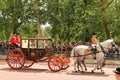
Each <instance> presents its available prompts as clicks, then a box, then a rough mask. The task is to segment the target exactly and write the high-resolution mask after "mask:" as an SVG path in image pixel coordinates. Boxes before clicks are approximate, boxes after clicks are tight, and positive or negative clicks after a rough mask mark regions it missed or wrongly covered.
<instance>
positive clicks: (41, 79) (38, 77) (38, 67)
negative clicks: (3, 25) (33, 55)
mask: <svg viewBox="0 0 120 80" xmlns="http://www.w3.org/2000/svg"><path fill="white" fill-rule="evenodd" d="M87 66H88V71H87V72H84V73H82V72H78V73H75V72H73V71H72V70H73V66H71V67H69V68H68V69H67V70H63V71H60V72H51V71H50V70H49V68H48V66H47V63H46V62H44V63H35V64H34V65H33V66H32V67H31V68H29V69H22V70H12V69H10V68H9V66H8V65H7V64H6V62H4V61H1V62H0V80H120V78H119V76H120V75H116V74H115V73H113V72H112V71H113V70H115V68H116V66H115V65H114V66H113V65H110V66H108V65H107V66H106V67H105V68H104V70H105V74H101V73H100V71H96V72H95V73H91V69H92V67H94V65H90V64H87Z"/></svg>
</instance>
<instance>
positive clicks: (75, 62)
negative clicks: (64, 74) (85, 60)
mask: <svg viewBox="0 0 120 80" xmlns="http://www.w3.org/2000/svg"><path fill="white" fill-rule="evenodd" d="M76 65H77V61H76V60H75V61H74V71H75V72H77V70H76Z"/></svg>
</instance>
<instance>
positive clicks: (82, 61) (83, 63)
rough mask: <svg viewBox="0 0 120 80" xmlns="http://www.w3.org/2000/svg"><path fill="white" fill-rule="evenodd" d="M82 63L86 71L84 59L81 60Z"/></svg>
mask: <svg viewBox="0 0 120 80" xmlns="http://www.w3.org/2000/svg"><path fill="white" fill-rule="evenodd" d="M82 64H83V66H84V68H85V71H87V67H86V65H85V60H82Z"/></svg>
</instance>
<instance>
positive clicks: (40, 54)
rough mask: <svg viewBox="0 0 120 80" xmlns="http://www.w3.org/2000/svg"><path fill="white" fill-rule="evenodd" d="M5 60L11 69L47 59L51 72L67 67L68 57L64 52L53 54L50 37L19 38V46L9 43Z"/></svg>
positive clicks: (25, 66)
mask: <svg viewBox="0 0 120 80" xmlns="http://www.w3.org/2000/svg"><path fill="white" fill-rule="evenodd" d="M6 61H7V63H8V65H9V66H10V67H11V68H12V69H21V68H23V67H24V68H28V67H31V66H32V65H33V64H34V63H35V62H42V61H48V67H49V68H50V70H51V71H53V72H57V71H60V70H62V69H66V68H68V67H69V65H68V64H69V59H68V58H67V57H65V56H64V54H62V55H61V54H60V55H59V56H58V55H57V56H55V53H54V48H53V47H52V39H50V38H40V39H36V38H26V39H21V44H20V47H15V46H14V45H9V48H8V54H7V58H6Z"/></svg>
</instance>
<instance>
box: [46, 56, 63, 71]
mask: <svg viewBox="0 0 120 80" xmlns="http://www.w3.org/2000/svg"><path fill="white" fill-rule="evenodd" d="M62 66H63V63H62V60H61V59H60V58H59V57H51V58H50V59H49V61H48V67H49V68H50V70H51V71H53V72H58V71H60V70H61V69H62Z"/></svg>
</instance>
